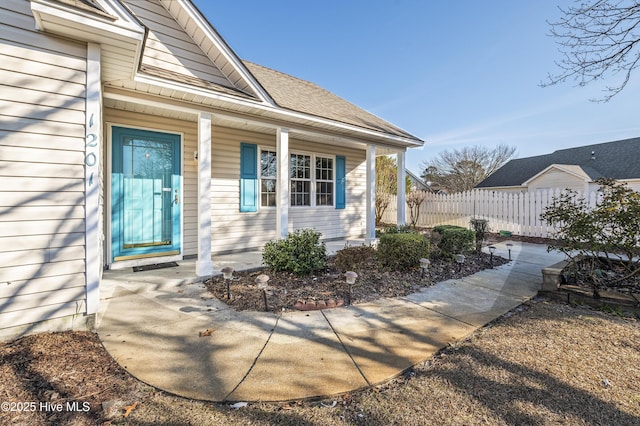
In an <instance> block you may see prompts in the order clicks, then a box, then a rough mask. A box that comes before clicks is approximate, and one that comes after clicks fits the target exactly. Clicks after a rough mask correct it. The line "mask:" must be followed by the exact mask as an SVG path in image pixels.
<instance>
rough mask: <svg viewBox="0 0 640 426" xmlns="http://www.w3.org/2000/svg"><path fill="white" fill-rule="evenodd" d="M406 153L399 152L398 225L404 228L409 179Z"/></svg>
mask: <svg viewBox="0 0 640 426" xmlns="http://www.w3.org/2000/svg"><path fill="white" fill-rule="evenodd" d="M406 156H407V152H406V151H398V154H397V157H398V158H397V163H398V197H397V199H398V208H397V212H398V218H397V225H398V226H404V225H406V223H407V178H406V175H407V173H406Z"/></svg>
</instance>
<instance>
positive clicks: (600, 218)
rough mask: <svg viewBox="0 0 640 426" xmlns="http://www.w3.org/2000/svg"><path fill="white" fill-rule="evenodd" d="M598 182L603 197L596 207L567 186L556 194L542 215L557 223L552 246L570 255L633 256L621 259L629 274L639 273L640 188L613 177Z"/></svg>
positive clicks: (574, 256)
mask: <svg viewBox="0 0 640 426" xmlns="http://www.w3.org/2000/svg"><path fill="white" fill-rule="evenodd" d="M596 183H598V184H599V185H600V188H599V189H598V192H599V193H600V194H599V195H600V197H599V201H598V203H597V205H596V206H595V207H594V208H591V207H590V206H589V204H588V203H587V201H586V200H585V199H584V198H583V197H579V196H578V194H577V192H575V191H572V190H567V191H565V192H563V193H562V194H561V195H560V196H557V197H554V199H553V203H552V204H551V205H550V206H549V207H547V208H546V210H545V211H544V213H543V214H542V215H541V216H540V217H541V219H543V220H546V221H547V223H549V224H550V225H553V226H554V227H555V232H554V234H553V237H554V239H555V240H556V241H557V242H556V243H554V244H551V245H550V246H549V249H550V250H558V251H560V252H562V253H564V254H565V255H567V256H568V257H570V258H576V257H578V256H581V257H589V258H594V259H595V258H598V257H602V258H603V259H607V260H610V259H616V258H622V259H630V260H631V261H628V262H623V263H622V264H623V265H624V267H625V269H626V277H632V276H634V275H637V274H640V192H638V191H633V190H631V189H630V188H629V187H628V186H627V184H622V183H618V182H616V181H614V180H612V179H599V180H596ZM595 272H596V271H595V270H594V271H591V273H594V274H595ZM626 277H625V278H626Z"/></svg>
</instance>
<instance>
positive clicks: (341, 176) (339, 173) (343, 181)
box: [336, 155, 347, 209]
mask: <svg viewBox="0 0 640 426" xmlns="http://www.w3.org/2000/svg"><path fill="white" fill-rule="evenodd" d="M346 206H347V159H346V158H345V157H343V156H342V155H338V156H336V209H344V208H345V207H346Z"/></svg>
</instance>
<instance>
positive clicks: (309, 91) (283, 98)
mask: <svg viewBox="0 0 640 426" xmlns="http://www.w3.org/2000/svg"><path fill="white" fill-rule="evenodd" d="M243 62H244V64H245V66H246V67H247V68H248V69H249V71H250V72H251V73H252V74H253V76H254V77H255V78H256V80H257V81H258V83H260V85H261V86H262V87H263V88H264V89H265V90H266V91H267V93H268V94H269V96H271V98H272V99H273V100H274V102H275V103H276V104H278V106H280V107H282V108H286V109H289V110H292V111H297V112H302V113H306V114H310V115H314V116H316V117H321V118H326V119H329V120H335V121H339V122H341V123H346V124H351V125H354V126H358V127H362V128H365V129H369V130H374V131H377V132H381V133H386V134H390V135H393V136H400V137H403V138H408V139H412V140H415V141H416V142H419V143H422V140H420V139H419V138H417V137H416V136H414V135H412V134H410V133H408V132H406V131H404V130H402V129H401V128H399V127H396V126H394V125H393V124H391V123H389V122H387V121H385V120H383V119H382V118H380V117H378V116H376V115H374V114H371V113H370V112H368V111H365V110H364V109H362V108H360V107H357V106H356V105H354V104H352V103H350V102H348V101H346V100H344V99H342V98H340V97H339V96H336V95H334V94H333V93H331V92H329V91H328V90H325V89H323V88H322V87H320V86H318V85H316V84H314V83H311V82H309V81H305V80H301V79H299V78H296V77H292V76H290V75H288V74H285V73H282V72H280V71H276V70H273V69H270V68H267V67H264V66H262V65H258V64H254V63H252V62H248V61H243Z"/></svg>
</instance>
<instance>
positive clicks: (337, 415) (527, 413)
mask: <svg viewBox="0 0 640 426" xmlns="http://www.w3.org/2000/svg"><path fill="white" fill-rule="evenodd" d="M0 360H1V361H0V400H2V401H51V402H58V401H67V400H72V401H84V402H88V403H89V406H90V407H91V409H90V410H89V411H88V412H76V413H72V412H63V413H43V412H32V413H15V412H0V423H2V424H24V425H38V424H103V422H106V424H114V425H115V424H132V425H152V424H173V425H274V424H277V425H318V426H320V425H322V426H324V425H360V424H364V425H392V424H397V425H430V424H433V425H441V424H442V425H447V424H450V425H476V424H487V425H500V424H517V425H548V424H567V425H640V368H639V366H640V322H639V321H638V320H637V319H629V318H621V317H619V316H616V315H611V314H605V313H602V312H599V311H595V310H591V309H586V308H581V307H570V306H566V305H562V304H557V303H555V302H548V301H544V300H538V301H534V302H531V303H527V304H525V305H523V306H522V307H520V308H518V309H516V310H515V311H514V312H511V313H509V314H507V315H506V316H505V317H503V318H501V319H499V320H497V321H496V322H494V323H492V324H490V325H489V326H487V327H485V328H483V329H481V330H480V331H478V332H477V333H475V334H474V335H472V336H471V337H470V338H469V339H467V340H465V341H463V342H460V343H459V344H456V345H454V346H451V347H449V348H447V349H446V350H444V351H442V352H441V353H439V354H438V355H436V356H435V357H434V358H432V359H431V360H429V361H428V362H425V363H424V364H422V365H418V366H416V367H415V368H414V369H413V370H412V371H409V372H407V373H406V374H405V375H403V376H402V377H399V378H397V379H395V380H393V381H391V382H389V383H387V384H385V385H382V386H379V387H376V388H374V389H368V390H364V391H359V392H354V393H353V394H350V395H338V396H335V397H333V398H328V399H326V400H323V401H303V402H290V403H280V404H267V403H250V404H248V405H247V406H245V407H243V408H239V409H233V408H230V407H229V406H228V405H225V404H212V403H205V402H199V401H191V400H187V399H184V398H179V397H175V396H172V395H168V394H166V393H163V392H161V391H157V390H155V389H153V388H150V387H149V386H146V385H144V384H142V383H139V382H137V381H136V380H134V379H133V378H131V377H130V376H128V375H127V373H125V372H123V371H122V370H121V369H120V368H119V367H118V366H117V365H115V363H114V362H113V360H112V359H111V358H110V357H108V355H107V354H106V353H105V351H104V349H103V348H102V346H101V345H99V344H98V342H97V340H96V337H95V335H93V334H91V333H60V334H54V335H51V334H48V335H39V336H38V335H36V336H31V337H27V338H24V339H21V340H18V341H15V342H11V343H8V344H1V345H0ZM134 402H137V403H138V404H137V405H136V408H135V409H134V410H133V411H131V413H130V415H129V416H128V417H127V418H125V417H123V413H124V410H123V409H122V407H123V406H125V405H131V404H133V403H134ZM103 403H108V404H106V405H110V404H111V405H113V406H114V407H116V409H115V410H112V413H111V414H108V413H106V412H105V411H104V410H103V408H102V407H103Z"/></svg>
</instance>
